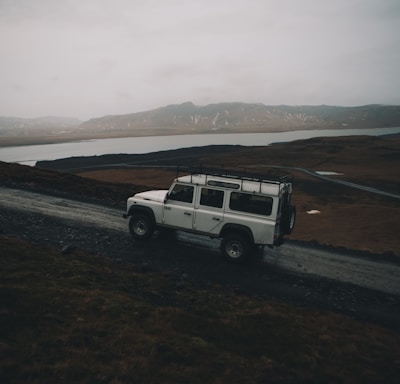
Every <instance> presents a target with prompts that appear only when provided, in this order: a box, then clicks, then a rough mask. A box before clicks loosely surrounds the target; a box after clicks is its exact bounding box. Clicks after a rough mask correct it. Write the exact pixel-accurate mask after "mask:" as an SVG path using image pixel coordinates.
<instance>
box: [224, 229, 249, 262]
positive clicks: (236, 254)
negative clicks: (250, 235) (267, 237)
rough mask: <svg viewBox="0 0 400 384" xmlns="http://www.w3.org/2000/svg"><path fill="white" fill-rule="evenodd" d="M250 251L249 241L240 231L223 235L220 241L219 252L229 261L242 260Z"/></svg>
mask: <svg viewBox="0 0 400 384" xmlns="http://www.w3.org/2000/svg"><path fill="white" fill-rule="evenodd" d="M249 252H250V243H249V241H248V240H247V238H246V237H244V236H243V235H241V234H240V233H237V234H235V233H232V234H228V235H226V236H224V238H223V239H222V242H221V253H222V255H223V256H224V257H225V258H226V259H227V260H229V261H233V262H235V263H242V262H244V261H245V260H246V259H247V258H248V256H249Z"/></svg>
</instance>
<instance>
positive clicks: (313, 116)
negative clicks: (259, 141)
mask: <svg viewBox="0 0 400 384" xmlns="http://www.w3.org/2000/svg"><path fill="white" fill-rule="evenodd" d="M399 126H400V106H389V105H365V106H360V107H339V106H328V105H319V106H288V105H280V106H267V105H264V104H260V103H258V104H246V103H239V102H236V103H218V104H210V105H206V106H197V105H194V104H193V103H191V102H186V103H182V104H177V105H168V106H165V107H161V108H157V109H153V110H150V111H144V112H137V113H131V114H125V115H110V116H103V117H97V118H93V119H90V120H88V121H85V122H80V121H79V120H77V119H67V118H56V117H46V118H38V119H21V118H10V117H0V145H20V144H37V143H47V142H55V141H57V142H61V141H69V140H79V139H94V138H110V137H134V136H153V135H176V134H203V133H250V132H252V133H255V132H279V131H292V130H300V129H338V128H339V129H340V128H380V127H399Z"/></svg>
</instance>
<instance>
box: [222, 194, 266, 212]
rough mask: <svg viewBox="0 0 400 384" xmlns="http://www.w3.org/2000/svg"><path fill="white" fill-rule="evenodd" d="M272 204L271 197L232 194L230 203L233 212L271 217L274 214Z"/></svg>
mask: <svg viewBox="0 0 400 384" xmlns="http://www.w3.org/2000/svg"><path fill="white" fill-rule="evenodd" d="M272 203H273V199H272V197H269V196H260V195H253V194H250V193H240V192H232V193H231V198H230V201H229V208H230V209H231V210H232V211H240V212H247V213H255V214H257V215H264V216H269V215H270V214H271V212H272Z"/></svg>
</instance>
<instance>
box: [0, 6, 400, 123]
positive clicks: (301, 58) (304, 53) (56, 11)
mask: <svg viewBox="0 0 400 384" xmlns="http://www.w3.org/2000/svg"><path fill="white" fill-rule="evenodd" d="M0 52H1V57H0V116H18V117H39V116H48V115H56V116H71V117H77V118H80V119H82V120H86V119H89V118H92V117H100V116H104V115H114V114H125V113H133V112H139V111H144V110H149V109H153V108H158V107H161V106H165V105H168V104H179V103H182V102H185V101H192V102H194V103H195V104H197V105H206V104H210V103H218V102H230V101H242V102H256V103H263V104H267V105H279V104H288V105H320V104H329V105H343V106H355V105H364V104H373V103H378V104H396V105H400V1H399V0H332V1H321V0H40V1H34V0H0Z"/></svg>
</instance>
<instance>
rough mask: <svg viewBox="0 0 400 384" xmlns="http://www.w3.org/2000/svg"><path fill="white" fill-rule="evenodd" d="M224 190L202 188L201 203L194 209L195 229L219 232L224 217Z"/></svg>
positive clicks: (205, 231)
mask: <svg viewBox="0 0 400 384" xmlns="http://www.w3.org/2000/svg"><path fill="white" fill-rule="evenodd" d="M223 204H224V191H223V190H220V189H214V188H207V187H202V188H200V196H199V203H198V204H196V208H195V209H194V226H193V227H194V229H195V230H196V231H198V232H204V233H212V234H218V233H219V231H220V227H221V226H222V222H223V218H224V210H223Z"/></svg>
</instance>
